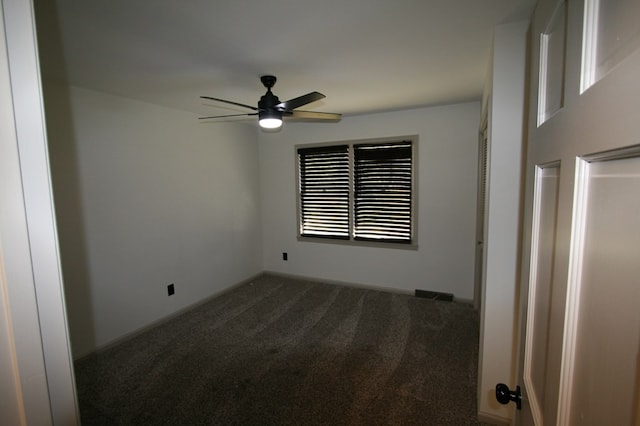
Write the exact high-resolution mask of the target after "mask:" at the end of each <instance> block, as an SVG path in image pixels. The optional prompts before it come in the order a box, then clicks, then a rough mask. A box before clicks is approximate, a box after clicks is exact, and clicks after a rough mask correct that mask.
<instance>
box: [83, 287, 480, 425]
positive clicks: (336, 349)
mask: <svg viewBox="0 0 640 426" xmlns="http://www.w3.org/2000/svg"><path fill="white" fill-rule="evenodd" d="M478 328H479V325H478V315H477V312H475V311H474V309H473V307H472V306H470V305H467V304H462V303H455V302H444V301H434V300H427V299H421V298H416V297H412V296H409V295H401V294H396V293H390V292H383V291H374V290H369V289H362V288H352V287H345V286H338V285H333V284H325V283H318V282H312V281H304V280H295V279H291V278H283V277H279V276H273V275H263V276H261V277H259V278H257V279H255V280H254V281H253V282H251V283H247V284H245V285H242V286H239V287H236V288H234V289H232V290H230V291H228V292H226V293H223V294H221V295H219V296H217V297H215V298H213V299H211V300H209V301H207V302H205V303H203V304H201V305H198V306H197V307H195V308H194V309H192V310H190V311H188V312H186V313H184V314H182V315H180V316H178V317H175V318H173V319H171V320H170V321H167V322H165V323H163V324H161V325H159V326H157V327H154V328H152V329H150V330H147V331H145V332H143V333H141V334H138V335H136V336H135V337H133V338H130V339H128V340H127V341H125V342H122V343H120V344H118V345H117V346H113V347H110V348H109V349H106V350H102V351H100V352H97V353H95V354H92V355H90V356H88V357H85V358H82V359H81V360H78V361H77V362H76V363H75V374H76V386H77V392H78V399H79V404H80V412H81V419H82V424H83V425H456V426H459V425H478V424H479V423H478V422H477V418H476V383H477V359H478Z"/></svg>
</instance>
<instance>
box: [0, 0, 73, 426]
mask: <svg viewBox="0 0 640 426" xmlns="http://www.w3.org/2000/svg"><path fill="white" fill-rule="evenodd" d="M2 20H3V22H2V34H1V36H0V37H1V38H2V40H1V41H2V42H3V43H2V44H3V47H6V50H4V49H2V51H0V61H2V67H3V70H2V73H0V76H1V77H2V85H3V86H4V87H3V90H2V94H1V96H0V102H1V103H2V107H1V109H2V113H3V114H2V120H3V122H4V123H5V124H6V126H3V135H2V141H0V142H1V143H2V153H3V155H2V156H0V170H1V172H2V177H3V181H2V187H0V197H1V198H0V201H2V206H3V208H2V210H3V212H2V214H0V250H1V252H0V253H1V254H2V261H3V265H2V273H3V277H2V278H3V287H4V288H3V291H4V292H5V297H6V300H5V309H6V310H7V312H8V318H7V319H8V323H9V324H10V329H9V339H10V341H11V344H12V346H13V353H14V355H13V359H15V363H14V364H13V374H14V377H15V378H16V386H15V394H16V397H17V404H18V406H16V407H14V408H16V409H17V410H18V412H19V413H20V414H19V415H20V418H21V423H23V424H44V425H46V424H65V425H76V424H79V415H78V406H77V401H76V394H75V382H74V377H73V367H72V366H73V362H72V358H71V350H70V344H69V335H68V329H67V323H66V311H65V304H64V293H63V285H62V273H61V267H60V256H59V250H58V239H57V232H56V226H55V215H54V209H53V195H52V189H51V178H50V173H49V158H48V152H47V142H46V128H45V124H44V108H43V100H42V89H41V83H40V70H39V65H38V49H37V42H36V39H35V34H36V31H35V18H34V10H33V3H32V2H31V1H29V0H2ZM5 87H6V88H7V89H8V90H4V89H5ZM5 154H6V155H5Z"/></svg>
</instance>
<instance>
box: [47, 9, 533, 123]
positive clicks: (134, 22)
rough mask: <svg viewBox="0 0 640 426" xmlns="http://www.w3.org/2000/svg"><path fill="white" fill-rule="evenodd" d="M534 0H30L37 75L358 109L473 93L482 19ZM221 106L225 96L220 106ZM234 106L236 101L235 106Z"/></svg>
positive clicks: (123, 91) (486, 43)
mask: <svg viewBox="0 0 640 426" xmlns="http://www.w3.org/2000/svg"><path fill="white" fill-rule="evenodd" d="M534 3H535V0H395V1H392V0H322V1H318V0H315V1H311V0H269V1H250V0H226V1H216V0H213V1H212V0H185V1H175V0H110V1H79V0H41V1H39V0H36V1H35V4H36V13H37V31H38V38H39V45H40V46H39V48H40V56H41V67H42V72H43V75H44V77H45V78H48V79H56V80H63V81H67V82H68V83H70V84H72V85H75V86H79V87H84V88H88V89H94V90H98V91H102V92H107V93H111V94H115V95H120V96H124V97H128V98H132V99H138V100H142V101H146V102H150V103H154V104H158V105H163V106H167V107H171V108H177V109H183V110H187V111H192V112H194V113H197V114H202V115H215V114H225V113H234V112H240V111H234V110H233V107H230V106H225V105H224V104H222V105H220V104H216V103H215V102H210V101H203V100H202V99H200V98H199V96H200V95H207V96H213V97H218V98H224V99H229V100H233V101H236V102H240V103H244V104H250V105H255V104H256V103H257V101H258V98H259V97H260V96H261V95H262V94H263V93H264V91H265V89H264V87H263V86H262V84H261V83H260V80H259V76H260V75H263V74H274V75H276V76H277V77H278V82H277V84H276V86H275V87H274V89H273V91H274V93H275V94H276V95H278V96H279V97H280V99H281V100H286V99H290V98H293V97H296V96H300V95H302V94H305V93H307V92H311V91H314V90H317V91H319V92H322V93H324V94H325V95H327V98H326V99H324V100H322V101H318V102H315V103H313V104H310V105H308V106H305V108H304V109H306V110H317V111H329V112H339V113H343V114H362V113H369V112H376V111H387V110H397V109H403V108H410V107H416V106H424V105H436V104H447V103H455V102H461V101H468V100H472V99H479V98H480V96H481V93H482V87H483V84H484V79H485V74H486V70H487V66H488V60H489V53H490V46H491V37H492V34H493V28H494V27H495V26H496V25H498V24H501V23H506V22H511V21H515V20H520V19H528V17H529V16H530V14H531V11H532V10H533V6H534ZM229 107H230V108H229ZM241 112H246V111H244V110H242V111H241Z"/></svg>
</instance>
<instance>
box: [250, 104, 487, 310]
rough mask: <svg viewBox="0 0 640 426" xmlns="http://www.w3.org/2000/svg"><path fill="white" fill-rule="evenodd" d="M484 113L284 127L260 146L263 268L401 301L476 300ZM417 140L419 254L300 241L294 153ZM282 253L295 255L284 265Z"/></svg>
mask: <svg viewBox="0 0 640 426" xmlns="http://www.w3.org/2000/svg"><path fill="white" fill-rule="evenodd" d="M479 119H480V103H479V102H472V103H465V104H459V105H449V106H440V107H432V108H419V109H412V110H405V111H396V112H388V113H379V114H370V115H361V116H352V117H345V118H343V120H342V121H341V122H340V123H322V124H317V123H294V122H286V123H285V124H284V126H283V128H282V130H281V131H280V132H277V133H262V134H261V136H260V183H261V199H262V206H263V210H262V212H263V215H262V227H263V235H264V238H263V242H264V249H263V251H264V267H265V269H266V270H268V271H273V272H277V273H284V274H292V275H299V276H307V277H312V278H321V279H327V280H334V281H342V282H347V283H354V284H364V285H371V286H379V287H387V288H393V289H397V290H402V291H411V292H413V290H415V289H426V290H433V291H440V292H447V293H453V294H454V295H455V296H456V297H457V298H460V299H466V300H471V299H473V294H474V293H473V290H474V289H473V283H474V276H473V274H474V250H475V219H476V204H475V203H476V175H477V173H476V171H477V134H478V127H479ZM403 135H418V137H419V141H418V154H419V160H418V162H419V164H418V177H419V182H418V192H419V193H418V203H419V206H418V246H419V247H418V250H403V249H387V248H372V247H358V246H347V245H339V244H328V243H315V242H301V241H297V239H296V227H297V218H296V184H295V182H296V177H295V148H294V146H295V145H296V144H306V143H320V142H332V141H344V140H356V139H366V138H380V137H387V136H403ZM282 252H287V253H288V255H289V260H288V261H286V262H285V261H283V260H282Z"/></svg>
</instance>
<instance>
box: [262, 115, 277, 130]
mask: <svg viewBox="0 0 640 426" xmlns="http://www.w3.org/2000/svg"><path fill="white" fill-rule="evenodd" d="M280 126H282V119H280V118H278V117H263V118H261V119H260V127H262V128H263V129H277V128H278V127H280Z"/></svg>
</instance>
